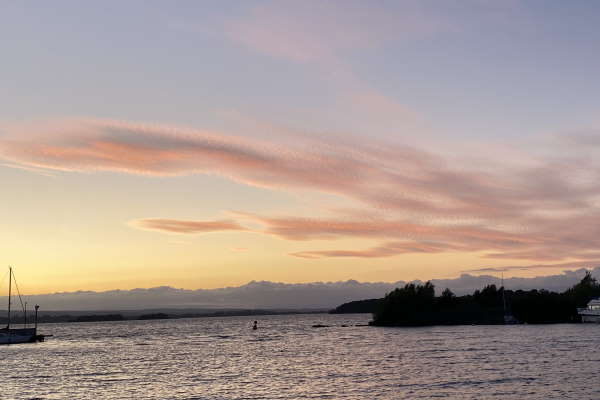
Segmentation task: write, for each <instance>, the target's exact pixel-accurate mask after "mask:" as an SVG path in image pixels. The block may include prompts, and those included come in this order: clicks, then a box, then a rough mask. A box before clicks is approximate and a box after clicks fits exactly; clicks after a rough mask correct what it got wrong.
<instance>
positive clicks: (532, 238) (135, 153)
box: [0, 120, 600, 261]
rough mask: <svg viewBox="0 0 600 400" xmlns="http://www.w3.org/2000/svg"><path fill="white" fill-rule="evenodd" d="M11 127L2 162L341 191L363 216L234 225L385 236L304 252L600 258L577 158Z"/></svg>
mask: <svg viewBox="0 0 600 400" xmlns="http://www.w3.org/2000/svg"><path fill="white" fill-rule="evenodd" d="M4 131H6V132H7V134H6V135H4V136H2V138H0V158H2V159H3V160H4V161H6V162H7V163H9V164H8V165H12V166H15V167H17V168H25V169H34V170H35V171H74V172H86V173H89V172H95V171H112V172H124V173H131V174H144V175H150V176H169V175H183V174H218V175H221V176H224V177H227V178H230V179H232V180H234V181H236V182H240V183H243V184H246V185H253V186H260V187H265V188H273V189H278V190H287V191H290V192H298V191H302V190H307V189H309V190H315V191H319V192H325V193H330V194H335V195H337V196H340V197H344V198H347V199H352V200H354V201H356V202H357V204H360V206H359V207H360V210H355V211H356V212H354V213H353V214H352V215H337V216H333V217H327V218H325V217H323V218H313V219H306V218H298V217H295V216H260V215H252V214H243V213H241V214H239V215H237V217H234V218H235V219H236V220H243V219H244V218H245V219H248V218H251V219H253V220H254V222H258V223H259V224H261V225H262V227H263V228H262V229H261V230H259V231H260V232H261V233H264V234H269V235H274V236H277V237H279V238H282V239H285V240H331V239H337V238H348V237H360V238H369V239H376V240H381V241H382V244H381V245H380V246H378V247H375V248H372V249H366V250H357V249H352V251H347V250H345V249H332V250H331V251H329V252H307V253H305V254H304V255H305V256H306V255H309V256H311V257H321V256H322V257H325V256H356V257H362V256H370V257H373V256H391V255H396V254H404V253H406V252H409V251H412V252H434V251H438V250H439V251H485V252H487V257H491V258H498V259H529V260H537V261H543V260H554V261H558V260H567V259H579V260H587V259H592V258H597V254H596V253H595V251H596V249H598V248H600V239H599V238H600V228H599V227H600V213H599V212H598V207H597V204H598V203H597V202H598V198H600V197H599V196H600V184H599V183H598V182H600V168H598V166H597V165H596V163H595V161H594V158H592V157H589V158H585V159H581V160H577V163H576V165H577V168H572V165H573V160H572V158H573V156H570V157H569V156H562V157H558V156H553V157H548V158H541V157H538V158H533V157H531V161H530V162H529V163H527V164H526V165H520V164H519V165H518V164H513V163H501V162H497V161H494V159H493V158H490V159H486V160H480V162H479V163H478V164H473V163H470V162H467V161H465V162H464V163H463V162H461V160H460V159H458V158H457V157H456V155H455V153H454V155H455V156H454V158H453V159H450V158H449V157H448V156H445V155H442V154H436V153H434V152H432V151H429V150H426V149H419V148H414V147H408V146H399V145H390V144H386V143H376V142H370V143H359V142H350V141H339V142H336V143H335V145H334V144H332V143H327V142H325V141H323V142H321V143H319V142H317V141H314V140H313V141H312V142H307V143H303V142H302V141H301V140H300V141H297V142H295V143H294V144H289V143H288V144H286V145H282V144H277V143H274V142H266V141H256V140H255V141H252V140H249V139H244V138H239V137H236V136H232V135H226V134H222V133H218V132H207V131H202V130H194V129H182V128H177V127H171V126H160V125H153V126H148V125H141V124H132V123H125V122H116V121H102V120H88V121H86V120H70V121H62V122H58V123H54V124H49V125H46V124H38V125H30V126H27V127H15V126H11V127H7V128H6V129H4ZM562 150H564V149H563V148H561V151H562ZM570 151H571V152H575V153H576V151H577V149H576V148H575V149H570ZM575 153H573V154H575ZM582 171H585V176H584V175H582ZM582 176H584V177H585V179H582ZM383 216H385V217H383ZM144 221H145V222H144V223H139V222H138V225H137V226H138V227H143V228H146V229H157V230H163V231H171V232H177V233H198V232H209V231H217V230H247V228H244V226H243V225H242V224H240V223H239V222H238V221H235V220H231V221H212V222H211V221H185V220H182V221H180V220H171V219H164V220H155V219H147V220H144ZM139 224H141V225H139ZM390 243H392V244H393V245H390Z"/></svg>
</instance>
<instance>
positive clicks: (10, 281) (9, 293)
mask: <svg viewBox="0 0 600 400" xmlns="http://www.w3.org/2000/svg"><path fill="white" fill-rule="evenodd" d="M11 290H12V267H8V324H7V325H6V328H7V329H10V295H11Z"/></svg>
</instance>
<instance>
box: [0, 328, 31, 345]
mask: <svg viewBox="0 0 600 400" xmlns="http://www.w3.org/2000/svg"><path fill="white" fill-rule="evenodd" d="M40 340H41V337H40V336H39V335H38V334H37V332H36V329H35V328H23V329H0V344H17V343H32V342H37V341H40Z"/></svg>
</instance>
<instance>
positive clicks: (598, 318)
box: [579, 314, 600, 324]
mask: <svg viewBox="0 0 600 400" xmlns="http://www.w3.org/2000/svg"><path fill="white" fill-rule="evenodd" d="M579 315H581V322H591V323H595V324H600V315H598V314H579Z"/></svg>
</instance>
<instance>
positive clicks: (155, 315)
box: [0, 309, 326, 325]
mask: <svg viewBox="0 0 600 400" xmlns="http://www.w3.org/2000/svg"><path fill="white" fill-rule="evenodd" d="M324 312H326V311H325V310H314V309H308V310H254V309H250V310H245V309H225V310H214V309H213V310H205V309H203V310H195V309H160V310H124V311H119V310H117V311H101V310H99V311H92V312H91V313H90V312H89V311H85V312H82V311H40V312H39V314H38V323H63V322H103V321H127V320H153V319H177V318H206V317H237V316H252V315H287V314H322V313H324ZM0 313H1V314H2V315H6V311H2V310H0ZM24 320H25V318H24V315H23V313H22V312H13V313H12V316H11V323H12V324H17V325H20V324H22V323H23V322H24ZM7 322H8V319H7V318H6V316H3V317H0V325H5V324H6V323H7ZM27 322H28V323H29V324H32V323H33V322H34V316H33V312H31V311H29V312H28V313H27Z"/></svg>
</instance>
